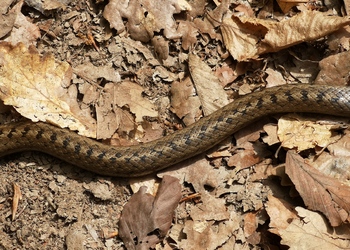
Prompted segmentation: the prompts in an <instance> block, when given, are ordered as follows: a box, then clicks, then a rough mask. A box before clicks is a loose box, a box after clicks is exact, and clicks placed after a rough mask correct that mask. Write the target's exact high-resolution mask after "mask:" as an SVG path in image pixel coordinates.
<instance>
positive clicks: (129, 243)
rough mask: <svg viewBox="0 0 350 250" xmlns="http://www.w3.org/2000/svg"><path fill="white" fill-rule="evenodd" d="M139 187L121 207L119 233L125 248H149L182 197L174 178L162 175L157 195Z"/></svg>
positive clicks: (157, 237)
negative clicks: (122, 207)
mask: <svg viewBox="0 0 350 250" xmlns="http://www.w3.org/2000/svg"><path fill="white" fill-rule="evenodd" d="M146 189H147V188H146V187H141V188H140V190H139V191H138V192H137V193H135V194H134V195H133V196H132V197H131V198H130V200H129V202H128V203H127V204H126V205H125V206H124V209H123V212H122V216H121V218H120V221H119V236H120V237H121V239H122V240H123V242H124V244H125V246H126V247H127V249H150V247H154V246H155V244H157V243H158V242H159V241H160V238H163V237H164V236H165V235H166V233H167V231H168V230H169V228H170V226H171V221H172V218H173V214H174V209H175V208H176V206H177V205H178V203H179V201H180V198H181V185H180V184H179V180H178V179H177V178H174V177H171V176H168V175H165V176H164V177H163V180H162V182H161V184H160V186H159V189H158V192H157V194H156V196H155V197H154V196H152V195H150V194H147V193H146Z"/></svg>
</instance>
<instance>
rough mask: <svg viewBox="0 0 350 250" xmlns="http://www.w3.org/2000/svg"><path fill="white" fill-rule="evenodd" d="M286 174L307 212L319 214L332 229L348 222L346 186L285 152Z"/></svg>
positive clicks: (349, 207) (348, 189)
mask: <svg viewBox="0 0 350 250" xmlns="http://www.w3.org/2000/svg"><path fill="white" fill-rule="evenodd" d="M286 173H287V174H288V176H289V177H290V179H291V180H292V182H293V183H294V184H295V188H296V189H297V190H298V192H299V194H300V196H301V197H302V198H303V200H304V202H305V205H306V206H307V207H308V208H309V209H311V210H314V211H320V212H322V213H323V214H324V215H325V216H326V217H327V218H328V220H329V221H330V223H331V225H332V226H333V227H336V226H339V225H341V224H342V223H344V222H349V221H350V220H349V219H350V217H349V213H350V187H349V186H347V185H345V184H343V183H341V182H339V181H338V180H336V179H334V178H332V177H328V176H326V175H325V174H323V173H321V172H319V171H318V170H317V169H315V168H314V167H312V166H311V165H310V163H309V162H307V161H305V160H304V159H303V158H302V157H301V156H299V155H298V154H297V153H294V152H293V151H291V150H289V151H288V152H287V157H286Z"/></svg>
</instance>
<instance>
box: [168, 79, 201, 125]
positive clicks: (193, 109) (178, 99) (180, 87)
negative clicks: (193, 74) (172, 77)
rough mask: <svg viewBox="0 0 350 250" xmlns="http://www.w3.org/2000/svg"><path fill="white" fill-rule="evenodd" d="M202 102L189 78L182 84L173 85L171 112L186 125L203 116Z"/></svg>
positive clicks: (175, 83) (174, 83)
mask: <svg viewBox="0 0 350 250" xmlns="http://www.w3.org/2000/svg"><path fill="white" fill-rule="evenodd" d="M199 107H200V100H199V98H198V96H196V95H195V89H194V87H193V85H192V82H191V79H190V78H189V77H188V78H186V79H185V80H183V81H181V82H173V83H172V84H171V109H170V110H171V111H172V112H173V113H175V114H176V115H177V116H178V117H179V118H180V119H182V120H183V122H184V123H185V125H190V124H192V123H194V122H196V121H197V120H198V118H199V116H200V115H201V112H200V109H199Z"/></svg>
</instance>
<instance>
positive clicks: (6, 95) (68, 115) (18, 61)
mask: <svg viewBox="0 0 350 250" xmlns="http://www.w3.org/2000/svg"><path fill="white" fill-rule="evenodd" d="M0 65H1V68H2V70H1V73H0V91H1V93H0V98H1V99H2V100H3V101H4V103H5V104H6V105H12V106H14V108H15V109H16V110H17V111H18V112H19V113H21V114H22V115H23V116H25V117H27V118H29V119H31V120H32V121H34V122H37V121H39V120H40V121H44V122H45V121H47V122H50V123H52V124H56V125H58V126H60V127H69V128H70V129H71V130H78V131H79V134H81V135H85V136H89V137H96V128H95V126H94V122H95V121H94V120H93V119H92V117H91V116H90V110H88V109H86V110H81V109H80V107H79V104H78V103H77V101H76V98H77V90H76V87H75V86H73V85H72V86H70V80H71V77H72V69H71V67H70V66H69V64H68V63H63V62H62V63H59V62H55V60H54V58H53V56H49V55H48V56H43V57H42V56H40V55H39V54H38V52H37V51H36V50H35V49H34V48H32V47H30V48H29V50H28V49H27V48H26V47H25V46H24V45H23V44H21V43H20V44H18V45H16V46H11V45H9V44H8V43H1V44H0Z"/></svg>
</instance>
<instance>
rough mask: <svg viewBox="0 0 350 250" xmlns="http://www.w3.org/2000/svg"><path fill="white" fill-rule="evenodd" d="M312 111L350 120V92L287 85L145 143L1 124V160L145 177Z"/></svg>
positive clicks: (245, 98)
mask: <svg viewBox="0 0 350 250" xmlns="http://www.w3.org/2000/svg"><path fill="white" fill-rule="evenodd" d="M285 112H310V113H321V114H331V115H337V116H349V117H350V88H349V87H331V86H321V85H314V86H313V85H304V84H302V85H285V86H281V87H274V88H269V89H265V90H263V91H261V92H255V93H252V94H249V95H246V96H243V97H241V98H239V99H237V100H235V101H234V102H232V103H230V104H228V105H226V106H225V107H223V108H221V109H219V110H217V111H216V112H214V113H212V114H211V115H209V116H207V117H204V118H202V119H200V120H199V121H198V122H196V123H194V124H192V125H191V126H189V127H186V128H184V129H182V130H180V131H177V132H175V133H172V134H169V135H167V136H165V137H163V138H160V139H158V140H155V141H151V142H148V143H145V144H139V145H136V146H130V147H117V148H115V147H111V146H108V145H105V144H102V143H99V142H96V141H94V140H92V139H89V138H85V137H82V136H79V135H77V134H76V133H74V132H70V131H69V130H67V129H61V128H57V127H54V126H52V125H48V124H45V123H41V122H39V123H32V122H21V123H15V124H9V125H1V126H0V140H1V145H0V156H4V155H7V154H10V153H14V152H19V151H27V150H35V151H41V152H45V153H48V154H50V155H53V156H56V157H58V158H60V159H62V160H64V161H67V162H70V163H72V164H74V165H76V166H79V167H81V168H83V169H86V170H89V171H92V172H95V173H98V174H102V175H107V176H120V177H132V176H141V175H146V174H149V173H153V172H156V171H158V170H161V169H164V168H166V167H168V166H171V165H173V164H175V163H178V162H180V161H183V160H185V159H188V158H190V157H192V156H195V155H197V154H199V153H201V152H204V151H206V150H207V149H209V148H211V147H213V146H214V145H216V144H218V143H219V142H221V141H222V140H223V139H225V138H226V137H227V136H230V135H231V134H233V133H234V132H236V131H237V130H239V129H241V128H242V127H244V126H246V125H248V124H250V123H252V122H253V121H255V120H257V119H259V118H261V117H262V116H266V115H271V114H275V113H285Z"/></svg>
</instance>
